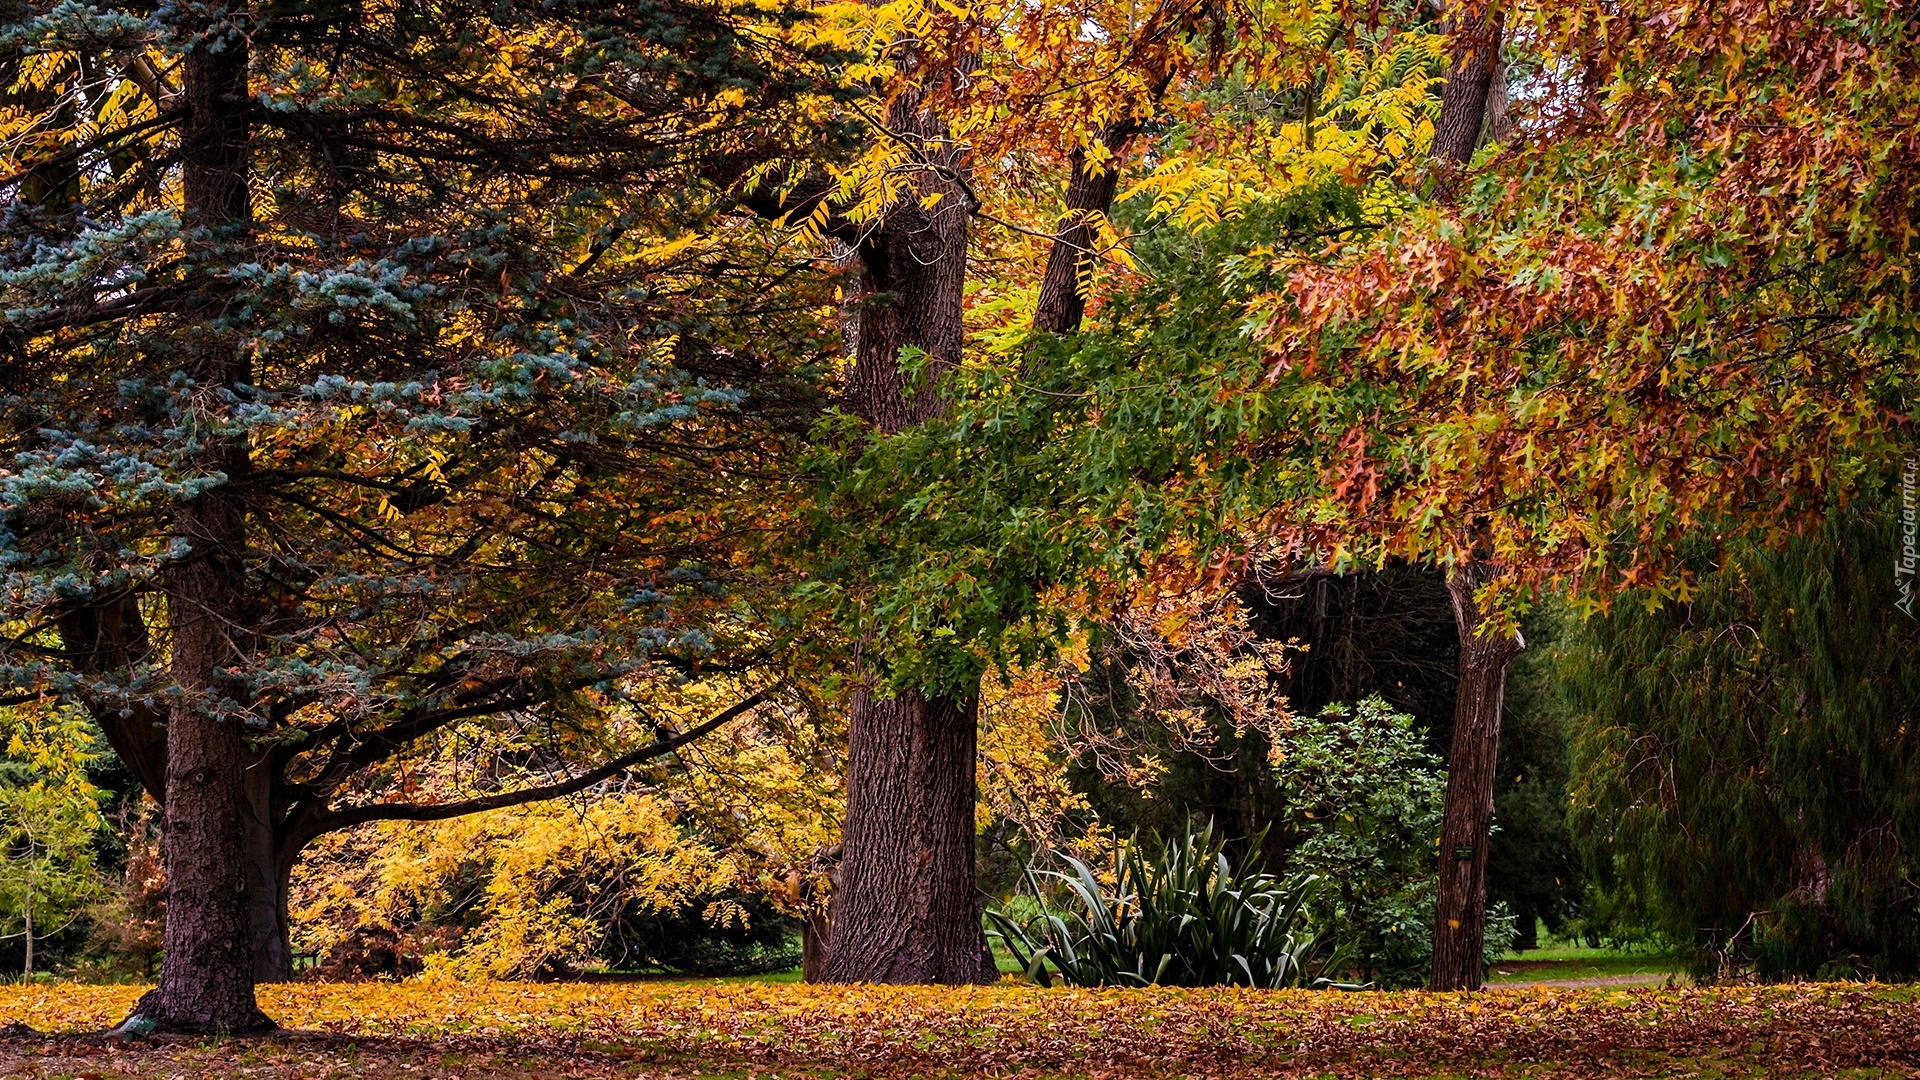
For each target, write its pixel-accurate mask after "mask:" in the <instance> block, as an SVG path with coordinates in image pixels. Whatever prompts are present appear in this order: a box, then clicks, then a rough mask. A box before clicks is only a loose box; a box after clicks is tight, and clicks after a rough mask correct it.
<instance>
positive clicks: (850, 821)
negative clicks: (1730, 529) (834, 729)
mask: <svg viewBox="0 0 1920 1080" xmlns="http://www.w3.org/2000/svg"><path fill="white" fill-rule="evenodd" d="M977 720H978V699H977V698H969V699H967V700H965V701H953V700H949V699H944V698H927V697H923V696H921V695H919V694H902V695H900V696H897V697H891V698H882V697H875V696H873V695H870V694H868V693H865V692H862V693H858V694H856V695H855V697H854V701H853V727H852V732H851V735H852V738H851V746H850V753H849V755H848V760H847V831H846V849H845V856H844V858H843V859H842V861H841V863H840V887H839V889H838V890H837V891H836V892H835V893H834V896H833V929H834V940H833V952H832V955H831V956H829V957H828V959H827V965H826V980H827V981H828V982H882V983H976V982H984V981H987V980H989V979H991V978H992V976H993V972H992V971H991V968H990V966H989V965H988V964H987V963H986V962H985V961H984V958H985V957H987V956H988V955H989V954H988V953H987V949H986V938H985V936H984V935H983V934H982V932H981V930H980V908H979V903H978V900H977V899H976V890H975V887H974V876H973V875H974V870H973V831H974V829H973V814H974V745H975V741H976V724H977Z"/></svg>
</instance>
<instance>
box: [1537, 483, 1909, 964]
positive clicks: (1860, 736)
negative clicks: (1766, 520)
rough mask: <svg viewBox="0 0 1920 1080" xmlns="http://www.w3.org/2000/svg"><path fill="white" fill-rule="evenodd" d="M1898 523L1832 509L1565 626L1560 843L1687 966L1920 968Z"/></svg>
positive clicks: (1887, 516)
mask: <svg viewBox="0 0 1920 1080" xmlns="http://www.w3.org/2000/svg"><path fill="white" fill-rule="evenodd" d="M1898 499H1899V495H1898V493H1897V492H1895V493H1893V494H1892V495H1891V496H1890V497H1889V498H1886V499H1884V500H1883V501H1882V505H1897V501H1898ZM1898 529H1899V524H1898V519H1897V516H1896V514H1895V513H1893V512H1889V511H1881V510H1874V509H1863V510H1857V511H1845V512H1841V513H1839V514H1837V515H1836V516H1835V517H1834V518H1833V519H1832V520H1830V521H1829V522H1828V523H1827V524H1826V525H1825V526H1823V527H1822V528H1821V529H1820V530H1818V531H1816V532H1812V533H1809V534H1808V535H1806V536H1803V537H1800V538H1797V539H1795V540H1792V541H1791V542H1789V543H1787V544H1786V545H1785V546H1784V547H1781V548H1779V549H1777V550H1769V549H1765V548H1744V549H1741V550H1739V551H1737V552H1736V553H1734V554H1733V555H1732V557H1731V558H1728V559H1727V560H1726V563H1725V565H1724V566H1722V567H1715V566H1714V565H1713V563H1714V562H1715V561H1716V560H1714V559H1713V558H1712V557H1711V556H1703V557H1702V558H1701V560H1700V563H1699V566H1700V569H1701V571H1702V573H1701V577H1700V579H1699V582H1698V585H1697V587H1696V588H1695V590H1694V592H1693V594H1692V595H1691V596H1690V597H1689V598H1688V599H1686V600H1680V599H1667V600H1664V601H1655V602H1651V603H1644V604H1643V603H1640V602H1637V601H1638V599H1639V598H1637V597H1632V596H1628V597H1623V598H1621V600H1620V602H1618V603H1617V604H1616V605H1615V606H1614V607H1613V609H1612V610H1611V611H1610V612H1608V613H1606V614H1604V615H1596V616H1595V617H1593V618H1592V619H1590V620H1588V621H1587V622H1586V623H1584V624H1583V625H1581V626H1579V627H1577V628H1576V629H1575V631H1574V632H1573V633H1572V635H1571V638H1570V640H1569V642H1568V645H1567V649H1566V655H1565V657H1564V659H1563V660H1562V661H1561V663H1560V664H1559V671H1558V675H1559V678H1560V679H1561V680H1562V682H1563V684H1564V685H1565V687H1566V694H1567V700H1568V705H1569V708H1570V718H1571V722H1572V725H1573V732H1574V776H1575V780H1574V783H1573V787H1572V796H1573V804H1572V819H1573V824H1574V828H1575V830H1576V835H1577V836H1578V837H1579V839H1580V843H1581V845H1582V847H1583V848H1584V849H1585V852H1586V854H1587V855H1588V857H1589V859H1590V860H1592V861H1593V862H1594V863H1595V864H1596V868H1597V869H1598V870H1600V871H1602V872H1603V873H1604V874H1605V875H1606V876H1607V878H1608V879H1610V883H1611V884H1613V885H1614V886H1615V888H1616V889H1618V890H1620V891H1622V892H1625V893H1628V894H1630V895H1635V896H1638V897H1639V898H1640V899H1641V900H1642V902H1644V903H1645V904H1647V905H1648V906H1649V907H1650V909H1651V910H1652V911H1653V913H1654V914H1655V915H1656V916H1657V918H1658V919H1659V921H1660V924H1661V928H1662V929H1664V930H1665V932H1666V934H1667V935H1668V936H1669V937H1670V938H1671V939H1672V940H1674V941H1675V942H1677V943H1679V944H1680V945H1681V946H1682V947H1683V948H1685V949H1687V950H1688V951H1689V952H1690V954H1691V955H1692V957H1693V959H1694V962H1695V964H1696V966H1697V967H1698V968H1700V969H1701V970H1702V971H1703V973H1707V974H1717V973H1727V972H1730V971H1735V970H1739V969H1745V968H1749V967H1751V968H1752V969H1755V970H1757V971H1758V972H1759V973H1760V974H1761V975H1763V976H1766V977H1770V978H1779V977H1786V976H1809V977H1810V976H1827V977H1831V976H1836V975H1838V976H1844V977H1863V976H1878V977H1881V978H1910V977H1912V976H1914V975H1915V974H1916V973H1920V897H1916V894H1915V891H1914V887H1913V871H1912V866H1913V856H1912V853H1913V852H1914V851H1916V850H1920V798H1916V792H1920V730H1916V728H1915V726H1914V724H1913V723H1912V717H1913V715H1914V711H1915V709H1916V708H1920V623H1916V622H1915V621H1914V619H1913V618H1912V617H1911V616H1909V615H1908V614H1906V613H1905V612H1904V611H1902V610H1901V609H1900V607H1899V606H1898V604H1899V601H1900V599H1901V593H1900V591H1899V588H1898V582H1897V580H1896V577H1895V570H1894V568H1895V567H1896V565H1899V560H1900V558H1901V556H1900V550H1901V549H1900V540H1899V532H1898Z"/></svg>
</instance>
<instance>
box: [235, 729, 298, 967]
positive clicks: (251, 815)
mask: <svg viewBox="0 0 1920 1080" xmlns="http://www.w3.org/2000/svg"><path fill="white" fill-rule="evenodd" d="M273 765H274V762H273V760H272V758H271V757H270V756H268V755H265V754H252V755H249V757H248V761H247V768H246V776H245V781H244V783H245V785H246V791H247V818H246V839H245V845H246V853H247V925H248V927H249V934H248V936H249V939H250V940H251V942H252V951H253V981H254V982H257V983H276V982H286V981H288V980H290V979H292V978H293V945H292V942H291V939H290V937H289V933H288V931H289V926H288V922H289V920H288V917H287V890H288V884H289V882H290V881H291V880H292V878H293V864H294V862H295V861H296V860H298V859H299V857H300V855H299V852H298V851H297V850H289V849H291V848H292V847H293V845H291V844H288V843H286V842H284V839H283V832H284V830H282V829H280V828H278V827H277V826H278V824H279V821H280V818H281V815H280V814H279V813H278V810H279V808H278V807H276V806H275V805H274V803H273V789H274V786H275V785H274V775H273Z"/></svg>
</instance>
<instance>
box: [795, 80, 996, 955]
mask: <svg viewBox="0 0 1920 1080" xmlns="http://www.w3.org/2000/svg"><path fill="white" fill-rule="evenodd" d="M888 121H889V126H890V127H891V128H892V129H893V130H894V131H895V132H896V133H900V134H902V136H903V137H906V138H910V139H912V140H914V141H915V143H916V148H917V150H918V151H919V153H920V154H921V155H922V157H923V159H924V160H925V161H926V162H927V164H928V165H929V166H930V167H929V168H927V169H925V170H924V171H922V172H921V173H920V174H919V176H918V188H919V191H918V194H920V195H922V196H926V195H932V194H936V193H937V194H939V195H940V196H941V198H940V199H939V200H938V201H937V202H936V203H935V204H934V205H933V206H932V207H931V208H928V207H926V206H925V205H924V204H923V203H922V201H921V200H920V199H917V198H914V197H912V196H911V195H909V196H908V197H907V198H904V199H902V200H901V203H900V205H899V206H897V207H895V208H894V209H893V210H892V211H890V212H889V213H888V215H887V217H886V219H885V221H884V222H882V224H881V225H880V227H879V228H878V229H875V230H873V231H872V232H871V233H869V234H868V235H866V236H865V237H863V238H862V239H861V240H860V243H859V247H858V254H859V257H860V261H861V274H860V289H861V302H860V309H859V330H858V341H857V343H856V348H855V354H854V365H853V370H852V371H851V372H849V374H848V377H847V390H846V404H847V407H848V408H849V409H850V410H851V411H853V412H855V413H857V414H858V415H860V416H862V417H864V418H865V419H867V420H868V421H870V422H871V423H872V424H873V425H874V427H875V428H877V429H878V430H880V431H881V432H883V433H888V434H891V433H893V432H897V431H900V430H901V429H903V428H906V427H909V426H911V425H914V424H919V423H924V422H925V421H927V420H929V419H932V418H933V417H934V416H936V415H938V414H939V412H940V410H941V408H942V407H943V406H942V402H941V398H940V389H939V382H940V377H941V375H942V374H943V373H945V372H946V371H947V370H948V369H950V368H952V367H953V366H954V365H955V364H957V363H959V361H960V350H961V345H962V342H963V326H962V323H961V313H962V304H963V302H964V299H965V297H964V289H965V286H966V272H967V226H968V219H969V218H970V216H971V214H972V209H971V206H970V197H969V196H968V195H967V194H966V192H965V190H964V188H963V187H962V186H961V184H960V183H959V182H958V178H960V177H964V176H965V175H966V169H967V162H966V160H965V158H964V156H963V154H962V152H961V151H959V150H958V149H956V148H955V147H954V146H953V144H952V143H951V142H950V141H948V140H947V139H946V137H945V135H946V129H945V126H944V125H943V124H942V123H941V122H940V120H939V118H938V117H937V116H936V115H935V114H934V113H933V112H932V111H931V110H929V109H926V108H923V107H922V104H921V101H920V98H919V96H918V95H914V94H906V95H903V96H902V97H901V98H899V99H898V100H896V101H895V103H894V105H893V106H892V108H891V110H890V111H889V115H888ZM910 347H911V348H917V349H920V350H921V351H923V352H924V353H925V354H926V375H925V378H924V379H923V380H922V381H920V382H918V383H911V382H910V380H909V378H908V375H907V373H906V372H905V371H903V370H902V368H901V365H900V355H901V350H903V349H906V348H910ZM978 706H979V695H978V691H977V689H975V690H973V691H972V692H969V693H967V694H965V695H963V696H961V697H959V698H954V699H947V698H939V697H928V696H926V695H924V694H921V693H917V692H912V691H908V692H903V693H900V694H898V695H897V696H893V697H885V696H880V695H879V693H878V692H877V691H874V690H871V689H868V690H861V691H859V692H857V693H856V694H855V695H854V699H853V704H852V716H851V723H850V726H849V733H848V747H847V818H846V829H845V840H844V844H843V848H842V854H841V862H840V867H839V874H840V877H839V880H838V883H837V885H836V887H835V890H834V894H833V898H832V901H831V920H830V921H831V930H832V945H831V947H830V948H829V950H828V955H827V957H826V958H825V963H824V964H823V965H821V970H822V977H823V978H824V979H825V980H826V981H828V982H891V983H975V982H983V981H987V980H989V979H991V978H992V977H993V974H992V970H991V965H990V964H987V963H984V962H983V958H984V957H987V956H989V955H990V954H989V953H988V952H987V943H986V935H985V934H984V933H983V932H982V931H981V928H980V910H979V901H978V898H977V890H976V888H975V884H974V866H973V812H974V770H975V763H974V745H975V742H976V739H977V733H976V731H975V724H976V718H977V713H978Z"/></svg>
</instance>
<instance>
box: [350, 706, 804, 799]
mask: <svg viewBox="0 0 1920 1080" xmlns="http://www.w3.org/2000/svg"><path fill="white" fill-rule="evenodd" d="M771 693H772V688H769V689H766V690H762V691H760V692H758V693H756V694H754V695H752V696H750V697H748V698H746V699H744V700H742V701H740V702H738V703H736V704H735V705H733V706H731V707H729V708H728V709H727V710H726V711H724V712H722V713H720V714H719V715H717V716H715V717H713V718H712V719H710V720H707V721H706V722H705V723H702V724H700V725H698V726H696V727H693V728H689V729H688V730H686V731H683V732H681V733H680V734H678V735H674V736H672V737H670V738H665V739H661V740H659V741H657V742H654V743H651V744H649V745H647V746H643V747H641V748H640V749H638V750H635V751H632V752H631V753H627V754H622V755H621V756H619V757H617V758H614V759H613V760H612V761H609V762H607V763H606V764H605V765H602V766H600V767H599V768H597V769H593V770H592V771H590V772H584V773H581V774H580V775H579V776H576V777H574V778H573V779H571V780H563V781H561V782H559V783H557V784H544V785H542V786H540V787H531V788H526V789H523V790H521V791H505V792H501V793H500V794H498V795H487V796H484V797H482V798H478V799H468V800H466V801H464V802H456V803H442V804H439V805H425V804H420V803H374V804H372V805H370V806H356V807H351V808H349V809H345V810H335V811H333V812H331V813H328V814H322V815H320V817H319V818H318V819H316V820H315V821H314V823H313V826H312V828H313V831H314V834H315V835H319V834H320V833H327V832H334V831H336V830H339V829H345V828H350V827H352V826H354V825H360V824H364V823H365V822H369V821H445V820H446V819H448V818H456V817H465V816H466V815H468V814H478V813H483V812H485V811H488V810H500V809H504V808H506V807H509V806H519V805H521V804H523V803H530V802H539V801H541V800H544V799H557V798H560V797H561V796H563V795H571V794H573V793H574V792H576V791H584V790H586V789H587V788H590V787H592V786H593V785H595V784H598V783H600V782H601V781H602V780H607V779H611V778H612V777H615V776H618V775H619V774H621V773H623V772H626V771H627V770H628V769H631V768H633V767H634V766H635V765H638V764H640V763H641V762H643V761H648V760H650V759H652V758H656V757H659V756H660V755H662V754H670V753H672V752H673V751H675V750H678V749H680V748H681V747H682V746H685V745H687V744H688V743H690V742H693V741H694V740H696V739H698V738H700V737H702V736H704V735H707V734H709V733H710V732H713V731H715V730H716V729H718V728H720V727H721V726H723V725H725V724H726V723H728V722H729V721H731V720H733V719H735V718H736V717H738V716H740V714H742V713H744V712H746V711H748V710H749V709H752V708H753V707H754V706H756V705H759V704H761V703H762V702H764V701H766V700H767V697H768V696H769V695H770V694H771Z"/></svg>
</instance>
